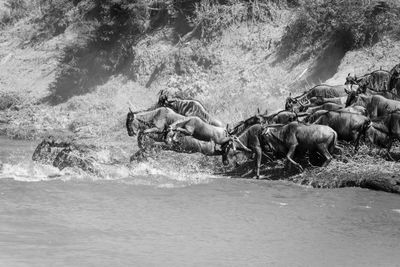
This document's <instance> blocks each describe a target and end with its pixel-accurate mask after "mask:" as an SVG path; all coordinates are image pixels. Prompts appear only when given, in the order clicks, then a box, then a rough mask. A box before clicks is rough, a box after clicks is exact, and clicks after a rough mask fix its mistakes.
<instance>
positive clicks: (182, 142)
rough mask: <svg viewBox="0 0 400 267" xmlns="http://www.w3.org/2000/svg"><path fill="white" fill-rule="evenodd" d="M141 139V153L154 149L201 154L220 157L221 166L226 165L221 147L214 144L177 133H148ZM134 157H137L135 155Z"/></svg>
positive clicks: (225, 155)
mask: <svg viewBox="0 0 400 267" xmlns="http://www.w3.org/2000/svg"><path fill="white" fill-rule="evenodd" d="M142 138H143V140H142V143H143V144H144V145H143V150H142V151H140V152H141V153H143V152H145V151H147V150H149V149H154V148H156V149H162V150H170V151H174V152H178V153H187V154H192V153H202V154H203V155H206V156H222V162H223V164H224V165H227V164H228V159H227V154H225V153H222V149H221V147H220V146H219V145H216V144H215V143H214V142H205V141H200V140H197V139H195V138H193V137H191V136H187V135H184V134H182V133H179V132H175V133H174V135H173V136H172V135H166V134H164V133H162V134H160V133H150V134H146V135H143V137H142ZM139 155H141V154H139ZM135 156H137V154H135ZM134 158H135V157H134V156H132V157H131V161H132V160H133V159H134Z"/></svg>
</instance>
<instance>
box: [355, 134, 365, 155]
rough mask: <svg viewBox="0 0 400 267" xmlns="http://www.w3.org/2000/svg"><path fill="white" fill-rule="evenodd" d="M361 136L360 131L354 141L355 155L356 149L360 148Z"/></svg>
mask: <svg viewBox="0 0 400 267" xmlns="http://www.w3.org/2000/svg"><path fill="white" fill-rule="evenodd" d="M362 134H363V133H362V131H360V132H359V133H358V135H357V138H356V141H355V142H354V153H357V152H358V149H359V148H360V139H361V136H362Z"/></svg>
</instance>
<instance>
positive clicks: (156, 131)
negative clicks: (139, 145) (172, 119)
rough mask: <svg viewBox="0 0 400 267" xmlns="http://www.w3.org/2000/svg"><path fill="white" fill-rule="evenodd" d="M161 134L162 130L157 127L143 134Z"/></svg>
mask: <svg viewBox="0 0 400 267" xmlns="http://www.w3.org/2000/svg"><path fill="white" fill-rule="evenodd" d="M160 132H161V131H160V129H158V128H157V127H153V128H150V129H146V130H144V132H143V133H144V134H149V133H160Z"/></svg>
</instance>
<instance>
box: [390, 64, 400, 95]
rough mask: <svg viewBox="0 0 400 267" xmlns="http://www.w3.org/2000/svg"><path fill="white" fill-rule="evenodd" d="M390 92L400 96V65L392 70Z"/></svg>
mask: <svg viewBox="0 0 400 267" xmlns="http://www.w3.org/2000/svg"><path fill="white" fill-rule="evenodd" d="M389 90H390V91H393V92H395V93H396V94H397V95H399V94H400V64H397V65H396V66H394V67H393V68H392V69H391V70H390V82H389Z"/></svg>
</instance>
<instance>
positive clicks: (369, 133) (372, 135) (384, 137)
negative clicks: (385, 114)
mask: <svg viewBox="0 0 400 267" xmlns="http://www.w3.org/2000/svg"><path fill="white" fill-rule="evenodd" d="M365 137H366V139H367V140H368V141H369V142H370V143H371V144H374V145H376V146H379V147H382V148H387V149H388V150H390V147H389V144H390V137H389V130H388V128H387V127H386V126H385V125H382V123H377V122H371V125H370V127H368V129H367V130H366V132H365ZM371 149H372V147H371ZM387 154H388V155H389V157H390V154H389V152H387Z"/></svg>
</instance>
